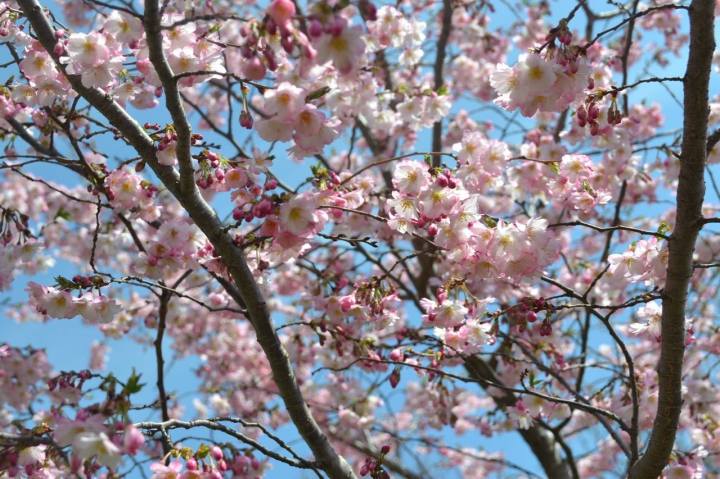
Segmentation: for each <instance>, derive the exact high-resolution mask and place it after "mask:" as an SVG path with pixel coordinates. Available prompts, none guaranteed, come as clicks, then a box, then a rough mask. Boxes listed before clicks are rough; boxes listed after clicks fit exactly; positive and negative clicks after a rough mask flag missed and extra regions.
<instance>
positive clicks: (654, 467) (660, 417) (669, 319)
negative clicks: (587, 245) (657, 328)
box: [630, 0, 715, 479]
mask: <svg viewBox="0 0 720 479" xmlns="http://www.w3.org/2000/svg"><path fill="white" fill-rule="evenodd" d="M714 8H715V2H714V1H713V0H693V2H692V5H691V6H690V51H689V53H688V63H687V70H686V73H685V82H684V93H685V100H684V112H683V139H682V153H681V161H680V175H679V181H678V188H677V195H676V197H677V210H676V212H677V219H676V221H675V228H674V229H673V233H672V237H671V239H670V242H669V257H668V266H667V278H666V282H665V291H664V294H663V309H662V319H661V328H662V329H661V331H662V343H661V347H660V359H659V361H658V366H657V371H658V387H659V389H658V406H657V414H656V416H655V421H654V423H653V428H652V433H651V436H650V441H649V443H648V446H647V449H646V450H645V453H644V454H643V456H642V457H641V458H640V460H639V461H638V462H637V463H636V464H634V465H633V467H632V469H631V470H630V477H631V478H632V479H655V478H657V477H658V476H659V475H660V474H661V472H662V470H663V468H664V467H665V465H666V464H667V461H668V458H669V457H670V453H671V452H672V449H673V444H674V442H675V435H676V433H677V429H678V421H679V417H680V412H681V410H682V366H683V355H684V352H685V305H686V302H687V294H688V285H689V282H690V278H691V276H692V273H693V266H692V256H693V251H694V249H695V241H696V240H697V236H698V232H699V230H700V225H701V220H702V203H703V199H704V196H705V182H704V171H705V162H706V159H707V144H708V142H707V127H708V112H709V106H708V88H709V81H710V69H711V66H712V57H713V52H714V50H715V38H714V19H715V13H714Z"/></svg>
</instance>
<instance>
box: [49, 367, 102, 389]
mask: <svg viewBox="0 0 720 479" xmlns="http://www.w3.org/2000/svg"><path fill="white" fill-rule="evenodd" d="M91 377H92V373H91V372H90V371H89V370H87V369H83V370H82V371H80V372H75V371H70V372H65V371H63V372H61V373H60V374H59V375H57V376H55V377H54V378H52V379H50V380H49V381H48V383H47V385H48V389H49V390H50V391H54V390H56V389H67V388H73V389H78V390H80V389H82V387H83V384H85V381H87V380H88V379H90V378H91Z"/></svg>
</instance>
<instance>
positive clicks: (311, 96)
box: [305, 86, 330, 103]
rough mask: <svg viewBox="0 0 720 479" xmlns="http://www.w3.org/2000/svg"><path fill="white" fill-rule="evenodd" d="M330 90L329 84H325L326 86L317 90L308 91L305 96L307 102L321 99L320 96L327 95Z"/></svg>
mask: <svg viewBox="0 0 720 479" xmlns="http://www.w3.org/2000/svg"><path fill="white" fill-rule="evenodd" d="M329 92H330V87H329V86H324V87H322V88H318V89H317V90H315V91H311V92H310V93H308V95H307V96H306V97H305V103H308V102H311V101H313V100H317V99H319V98H322V97H324V96H325V95H327V94H328V93H329Z"/></svg>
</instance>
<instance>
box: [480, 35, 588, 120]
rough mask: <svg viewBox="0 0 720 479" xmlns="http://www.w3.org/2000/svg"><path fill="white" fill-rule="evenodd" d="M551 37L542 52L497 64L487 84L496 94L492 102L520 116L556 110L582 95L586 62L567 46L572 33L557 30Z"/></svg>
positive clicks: (586, 81)
mask: <svg viewBox="0 0 720 479" xmlns="http://www.w3.org/2000/svg"><path fill="white" fill-rule="evenodd" d="M553 35H556V36H557V37H558V39H559V40H560V47H556V46H555V43H554V41H555V37H554V36H551V38H550V40H548V42H550V43H549V44H548V46H547V48H546V50H545V53H544V54H541V53H538V52H535V51H533V52H530V53H527V54H524V55H521V56H520V58H519V59H518V62H517V63H516V64H515V65H514V66H512V67H510V66H508V65H505V64H502V63H501V64H498V65H497V66H496V69H495V72H493V74H492V76H491V78H490V83H491V85H492V87H493V88H494V89H495V91H496V92H497V93H498V95H499V96H498V98H497V99H496V100H495V102H496V103H497V104H498V105H500V106H502V107H503V108H505V109H507V110H511V111H512V110H516V109H520V111H521V113H522V114H523V115H524V116H528V117H531V116H533V115H534V114H535V113H537V112H538V111H540V112H560V111H563V110H565V109H566V108H568V107H569V106H570V105H572V104H574V103H575V102H577V101H578V100H579V99H580V98H582V96H583V93H584V91H585V89H586V88H587V87H588V80H589V78H590V73H591V69H590V65H589V63H588V61H587V59H586V58H585V56H584V53H583V51H582V50H581V49H580V48H579V47H577V46H572V45H570V43H571V41H572V34H571V33H570V32H569V31H567V28H565V29H564V30H563V29H561V30H560V31H559V33H556V34H553Z"/></svg>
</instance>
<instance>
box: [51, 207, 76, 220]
mask: <svg viewBox="0 0 720 479" xmlns="http://www.w3.org/2000/svg"><path fill="white" fill-rule="evenodd" d="M58 218H62V219H64V220H65V221H70V220H71V219H72V216H71V215H70V212H69V211H68V210H66V209H64V208H62V207H61V208H60V209H59V210H58V211H57V213H55V218H54V219H58Z"/></svg>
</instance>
